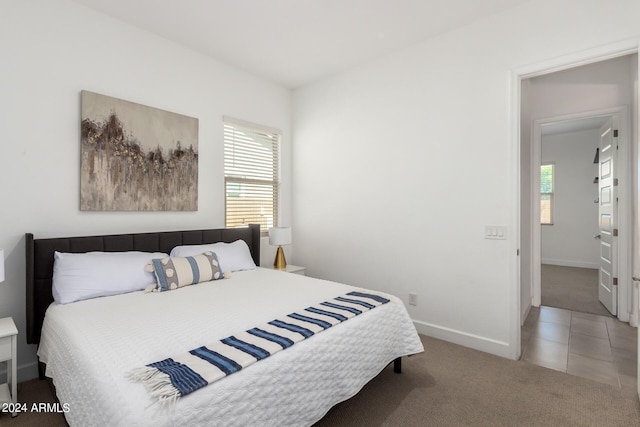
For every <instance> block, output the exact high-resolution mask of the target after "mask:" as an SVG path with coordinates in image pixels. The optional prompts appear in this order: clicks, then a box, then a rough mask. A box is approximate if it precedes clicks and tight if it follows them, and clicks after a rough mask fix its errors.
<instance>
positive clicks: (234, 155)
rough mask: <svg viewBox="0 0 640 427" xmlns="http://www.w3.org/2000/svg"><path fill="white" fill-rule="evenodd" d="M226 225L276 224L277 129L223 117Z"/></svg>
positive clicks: (263, 228)
mask: <svg viewBox="0 0 640 427" xmlns="http://www.w3.org/2000/svg"><path fill="white" fill-rule="evenodd" d="M223 123H224V181H225V187H226V190H225V193H226V196H225V218H226V219H225V222H226V227H229V228H232V227H244V226H246V225H248V224H260V228H261V231H262V232H266V231H267V230H268V229H269V227H277V226H278V205H279V203H278V190H279V187H280V183H279V176H280V174H279V170H278V166H279V164H280V162H279V159H278V154H279V150H280V132H279V131H275V130H271V129H268V128H265V127H261V126H258V125H252V124H248V123H244V122H241V121H236V120H233V119H229V118H226V117H225V118H224V121H223Z"/></svg>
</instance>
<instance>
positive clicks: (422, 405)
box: [0, 336, 640, 427]
mask: <svg viewBox="0 0 640 427" xmlns="http://www.w3.org/2000/svg"><path fill="white" fill-rule="evenodd" d="M422 340H423V343H424V346H425V348H426V351H425V352H424V353H422V354H419V355H416V356H412V357H410V358H404V360H403V373H402V374H400V375H398V374H394V373H393V369H392V367H391V366H389V367H388V368H387V369H385V370H384V371H383V372H382V373H381V374H380V375H379V376H378V377H376V378H375V379H374V380H372V381H371V382H370V383H369V384H367V385H366V386H365V387H364V388H363V389H362V390H361V392H360V393H358V394H357V395H356V396H355V397H353V398H352V399H350V400H348V401H346V402H343V403H341V404H338V405H337V406H336V407H334V408H333V409H332V410H331V411H329V413H328V414H327V415H326V416H325V417H324V418H323V419H322V420H321V421H320V422H318V423H317V425H316V427H322V426H331V427H341V426H344V427H357V426H362V427H365V426H366V427H371V426H393V427H395V426H402V427H407V426H409V427H410V426H421V427H423V426H599V427H600V426H608V427H615V426H625V427H628V426H636V425H640V402H638V398H637V395H636V394H635V393H628V392H627V393H625V392H623V391H622V390H621V389H618V388H615V387H612V386H608V385H605V384H600V383H597V382H593V381H590V380H587V379H584V378H579V377H574V376H572V375H569V374H565V373H562V372H557V371H553V370H550V369H546V368H542V367H539V366H535V365H531V364H529V363H527V362H523V361H512V360H508V359H504V358H501V357H497V356H492V355H490V354H487V353H482V352H479V351H475V350H471V349H467V348H464V347H460V346H457V345H455V344H450V343H447V342H444V341H440V340H437V339H434V338H428V337H424V336H423V337H422ZM18 398H19V400H20V401H21V402H25V401H26V402H33V401H36V402H40V401H52V396H51V393H50V392H49V390H48V387H47V385H46V383H45V382H43V381H38V380H33V381H28V382H25V383H22V384H21V388H20V392H19V393H18ZM0 425H1V426H3V427H4V426H8V427H18V426H21V427H22V426H51V427H57V426H61V427H62V426H64V425H65V423H64V418H63V417H62V415H60V414H33V413H25V414H21V415H20V416H18V417H17V418H14V419H12V418H11V417H10V416H9V415H8V414H0ZM212 425H215V422H213V420H212Z"/></svg>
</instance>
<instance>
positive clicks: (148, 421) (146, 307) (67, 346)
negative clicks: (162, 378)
mask: <svg viewBox="0 0 640 427" xmlns="http://www.w3.org/2000/svg"><path fill="white" fill-rule="evenodd" d="M356 289H357V288H354V287H351V286H347V285H344V284H339V283H335V282H329V281H323V280H318V279H313V278H310V277H305V276H301V275H296V274H289V273H284V272H280V271H275V270H270V269H263V268H258V269H255V270H250V271H242V272H236V273H234V274H233V276H232V277H231V278H229V279H224V280H218V281H214V282H208V283H201V284H198V285H195V286H188V287H185V288H181V289H178V290H175V291H170V292H162V293H143V292H133V293H128V294H123V295H116V296H110V297H103V298H96V299H91V300H86V301H80V302H76V303H72V304H66V305H58V304H55V303H54V304H52V305H51V306H50V307H49V309H48V310H47V314H46V316H45V320H44V325H43V328H42V338H41V342H40V347H39V349H38V356H39V358H40V360H41V361H42V362H44V363H46V365H47V369H46V375H47V376H49V377H51V378H52V379H53V383H54V385H55V387H56V392H57V395H58V398H59V399H60V402H61V403H66V404H68V406H69V409H70V411H69V412H68V413H66V414H65V416H66V418H67V421H68V422H69V424H70V425H71V426H105V425H109V426H150V425H153V426H157V427H160V426H174V425H190V426H197V425H201V426H205V425H206V426H247V425H261V426H269V425H273V426H284V425H292V426H293V425H295V426H304V425H311V424H313V423H314V422H316V421H318V420H319V419H320V418H322V417H323V416H324V415H325V413H326V412H327V411H328V410H329V409H330V408H331V407H332V406H333V405H335V404H336V403H338V402H341V401H343V400H346V399H348V398H349V397H351V396H353V395H354V394H356V393H357V392H358V391H359V390H360V389H361V388H362V387H363V386H364V385H365V384H366V383H367V382H368V381H370V380H371V379H372V378H373V377H375V376H376V375H377V374H378V373H379V372H380V371H381V370H382V369H384V367H385V366H386V365H388V364H389V363H390V362H391V361H392V360H394V359H395V358H397V357H400V356H405V355H410V354H415V353H419V352H421V351H423V346H422V343H421V342H420V339H419V337H418V335H417V333H416V330H415V327H414V326H413V323H412V322H411V319H410V318H409V315H408V313H407V311H406V309H405V307H404V305H403V303H402V302H401V301H400V300H399V299H398V298H396V297H394V296H391V295H385V296H387V297H388V298H389V299H390V300H391V301H390V303H388V304H384V305H383V306H380V307H377V308H375V309H374V310H371V311H368V312H365V313H363V314H362V315H360V316H356V317H355V318H353V319H350V320H348V321H346V322H344V323H341V324H339V325H337V326H335V327H333V328H330V329H328V330H326V331H323V332H321V333H319V334H317V335H314V336H312V337H310V338H308V339H306V340H304V341H302V342H300V343H298V344H296V345H294V346H293V347H291V348H288V349H286V350H284V351H281V352H278V353H276V354H274V355H273V356H271V357H269V358H267V359H264V360H262V361H260V362H257V363H255V364H253V365H251V366H249V367H247V368H246V369H243V370H241V371H239V372H237V373H235V374H233V375H230V376H228V377H226V378H223V379H221V380H220V381H217V382H215V383H213V384H210V385H208V386H206V387H204V388H203V389H200V390H198V391H196V392H194V393H191V394H189V395H186V396H184V397H182V398H180V399H179V400H178V402H177V403H176V404H175V405H172V406H163V405H160V404H158V403H155V402H154V401H153V400H152V399H151V398H150V397H149V395H148V394H147V392H146V390H145V388H144V387H143V386H142V385H141V384H139V383H134V382H132V381H131V380H129V379H127V378H126V373H127V372H129V371H130V370H131V369H133V368H136V367H140V366H143V365H146V364H148V363H152V362H156V361H159V360H162V359H165V358H167V357H172V356H174V355H177V354H180V353H183V352H186V351H189V350H191V349H193V348H196V347H199V346H201V345H204V344H207V343H209V342H212V341H216V340H219V339H222V338H225V337H227V336H229V335H232V334H234V333H237V332H240V331H244V330H247V329H250V328H252V327H254V326H257V325H258V324H260V323H264V322H265V321H269V320H272V319H273V318H275V317H278V316H281V315H285V314H288V313H290V312H293V311H295V310H299V309H301V308H304V307H307V306H309V305H313V304H317V303H319V302H321V301H324V300H326V299H329V298H333V297H336V296H338V295H341V294H344V293H346V292H349V291H352V290H356Z"/></svg>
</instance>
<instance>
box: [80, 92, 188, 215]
mask: <svg viewBox="0 0 640 427" xmlns="http://www.w3.org/2000/svg"><path fill="white" fill-rule="evenodd" d="M81 98H82V99H81V102H82V107H81V116H82V117H81V130H80V135H81V137H80V139H81V149H80V151H81V165H80V168H81V170H80V210H82V211H196V210H197V209H198V119H195V118H193V117H187V116H183V115H180V114H176V113H172V112H169V111H165V110H160V109H157V108H153V107H148V106H146V105H141V104H136V103H134V102H129V101H124V100H121V99H117V98H112V97H110V96H105V95H100V94H97V93H93V92H88V91H84V90H83V91H82V93H81Z"/></svg>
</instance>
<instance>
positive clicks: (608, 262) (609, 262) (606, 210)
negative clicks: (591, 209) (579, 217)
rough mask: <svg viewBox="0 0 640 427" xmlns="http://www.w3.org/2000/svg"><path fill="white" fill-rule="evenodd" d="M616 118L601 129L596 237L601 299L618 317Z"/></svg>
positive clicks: (599, 295)
mask: <svg viewBox="0 0 640 427" xmlns="http://www.w3.org/2000/svg"><path fill="white" fill-rule="evenodd" d="M613 123H614V122H613V118H609V119H608V120H607V122H606V123H605V124H604V125H602V127H601V128H600V145H599V147H600V150H599V159H598V170H599V172H598V194H599V203H598V206H599V208H598V228H599V233H600V234H598V235H597V236H596V238H599V239H600V272H599V274H598V277H599V278H598V298H599V299H600V302H601V303H602V304H603V305H604V306H605V307H606V308H607V310H609V312H611V314H613V315H614V316H615V315H617V314H618V274H617V273H618V272H617V262H616V260H617V252H618V251H617V246H618V245H617V240H618V239H617V236H618V228H617V222H618V221H617V219H618V197H617V191H616V190H617V185H618V181H617V178H616V160H617V159H616V157H617V151H618V143H617V140H618V130H617V129H614V124H613Z"/></svg>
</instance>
